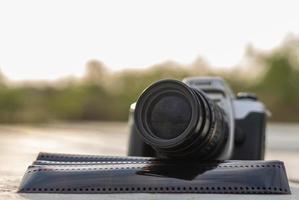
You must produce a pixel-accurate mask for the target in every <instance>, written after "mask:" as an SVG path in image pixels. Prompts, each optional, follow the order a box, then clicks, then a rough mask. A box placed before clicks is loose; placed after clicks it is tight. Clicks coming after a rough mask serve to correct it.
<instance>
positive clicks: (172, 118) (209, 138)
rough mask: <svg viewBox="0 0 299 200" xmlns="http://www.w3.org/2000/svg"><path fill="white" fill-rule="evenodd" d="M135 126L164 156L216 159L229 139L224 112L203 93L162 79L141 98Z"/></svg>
mask: <svg viewBox="0 0 299 200" xmlns="http://www.w3.org/2000/svg"><path fill="white" fill-rule="evenodd" d="M134 118H135V125H136V127H137V130H138V132H139V133H140V135H141V136H142V138H143V140H144V141H145V142H146V143H147V144H149V145H151V146H152V147H153V148H154V149H155V150H156V151H157V152H158V153H159V155H161V156H163V157H180V158H188V157H197V158H199V159H210V158H213V157H215V156H216V155H217V154H218V153H219V152H220V150H221V149H222V147H223V146H224V143H225V141H226V138H227V134H228V133H227V132H228V131H227V130H228V128H227V122H226V118H225V113H224V112H223V110H222V109H221V108H220V107H219V106H218V105H217V104H216V103H214V102H213V101H211V100H210V99H209V98H208V97H207V96H206V95H205V93H204V92H203V91H201V90H198V89H194V88H191V87H189V86H187V85H186V84H184V83H183V82H180V81H176V80H162V81H158V82H156V83H154V84H152V85H151V86H149V87H148V88H147V89H146V90H145V91H144V92H143V93H142V94H141V96H140V97H139V99H138V101H137V104H136V108H135V113H134Z"/></svg>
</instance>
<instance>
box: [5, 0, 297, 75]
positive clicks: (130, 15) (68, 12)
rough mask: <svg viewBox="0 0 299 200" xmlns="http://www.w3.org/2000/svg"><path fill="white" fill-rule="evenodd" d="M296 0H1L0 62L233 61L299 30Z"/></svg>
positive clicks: (77, 70) (21, 71)
mask: <svg viewBox="0 0 299 200" xmlns="http://www.w3.org/2000/svg"><path fill="white" fill-rule="evenodd" d="M298 8H299V3H298V1H295V0H294V1H287V0H282V1H270V0H269V1H266V0H265V1H261V0H250V1H248V0H247V1H242V0H236V1H229V0H225V1H216V0H215V1H214V0H206V1H199V0H194V1H188V0H181V1H174V0H169V1H167V0H164V1H162V0H156V1H155V0H149V1H142V0H126V1H121V0H119V1H116V0H107V1H99V0H95V1H88V0H81V1H75V0H70V1H62V0H57V1H55V0H48V1H40V0H36V1H33V0H29V1H28V0H27V1H23V0H21V1H15V0H7V1H1V2H0V69H1V70H2V71H3V72H4V73H5V74H6V75H7V76H8V77H9V78H11V79H14V80H19V79H53V78H58V77H61V76H64V75H82V73H83V72H84V70H85V67H84V66H85V63H86V62H87V61H88V60H90V59H94V58H95V59H99V60H101V61H103V62H104V63H106V65H107V66H109V68H110V69H112V70H118V69H123V68H127V67H134V68H137V67H147V66H150V65H152V64H154V63H158V62H163V61H165V60H169V59H171V60H174V61H178V62H182V63H191V62H192V61H193V60H194V59H195V58H196V57H197V56H199V55H201V56H203V57H204V58H205V59H206V60H207V61H208V62H209V63H210V64H211V65H214V66H219V67H227V66H231V65H235V64H237V63H238V62H239V61H240V60H241V58H242V56H243V54H244V49H245V47H246V46H247V45H248V44H253V45H254V46H255V47H257V48H262V49H271V48H273V47H275V46H277V45H278V44H279V43H280V42H281V41H282V40H283V39H284V38H285V36H286V35H287V34H289V33H293V34H297V33H299V12H298Z"/></svg>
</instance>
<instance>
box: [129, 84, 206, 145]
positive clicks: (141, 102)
mask: <svg viewBox="0 0 299 200" xmlns="http://www.w3.org/2000/svg"><path fill="white" fill-rule="evenodd" d="M166 93H177V94H179V95H182V96H183V97H185V98H186V100H187V101H188V103H189V104H190V108H191V118H190V119H191V120H190V122H189V124H188V126H187V127H186V129H185V130H184V131H183V132H182V133H181V134H179V135H178V136H176V137H174V138H171V139H163V138H160V137H158V136H157V135H156V134H155V133H153V132H152V131H151V129H150V127H149V125H148V124H147V116H148V114H147V113H148V112H149V108H150V107H151V105H152V102H154V101H155V99H156V98H158V97H159V96H160V95H165V94H166ZM195 95H196V94H194V92H193V91H192V90H191V89H190V88H189V86H187V85H186V84H185V83H183V82H181V81H178V80H171V79H165V80H161V81H158V82H156V83H154V84H152V85H151V86H149V87H148V88H147V89H145V90H144V92H143V93H142V94H141V95H140V97H139V98H138V100H137V103H136V107H135V112H134V120H135V125H136V128H137V130H138V132H139V134H141V135H142V136H143V139H144V141H145V142H146V143H148V144H150V145H153V146H155V147H157V148H163V149H164V148H171V147H173V146H177V145H180V144H182V143H184V141H186V140H188V139H189V138H190V137H192V134H194V133H196V132H197V131H196V129H197V128H198V127H200V126H198V124H201V121H202V118H203V116H202V111H201V108H200V106H199V104H198V102H197V98H196V96H195Z"/></svg>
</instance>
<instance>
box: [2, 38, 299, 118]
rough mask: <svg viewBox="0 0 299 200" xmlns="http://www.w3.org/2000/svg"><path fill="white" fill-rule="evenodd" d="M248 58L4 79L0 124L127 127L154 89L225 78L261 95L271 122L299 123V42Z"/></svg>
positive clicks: (96, 65)
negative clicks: (134, 107) (220, 64)
mask: <svg viewBox="0 0 299 200" xmlns="http://www.w3.org/2000/svg"><path fill="white" fill-rule="evenodd" d="M245 52H246V53H245V55H244V57H243V58H242V61H244V62H241V64H239V65H236V66H231V67H229V68H226V69H223V68H222V69H221V68H215V67H213V66H210V65H209V64H208V62H207V61H205V60H204V59H203V58H201V57H198V58H197V59H195V60H194V61H193V62H191V64H181V63H178V62H175V61H165V62H160V63H157V64H155V65H153V66H149V67H147V68H145V69H144V68H143V69H123V70H119V71H116V72H115V71H111V70H110V68H109V66H106V65H105V63H104V62H103V61H100V60H97V59H93V60H89V61H88V62H87V63H86V66H85V72H84V74H83V75H82V76H81V77H60V78H59V79H58V80H51V81H45V80H44V81H28V80H27V81H10V80H9V78H7V77H6V76H5V74H2V75H1V79H0V81H1V86H0V87H1V90H0V110H1V112H0V122H2V123H40V122H53V121H126V120H127V118H128V110H129V106H130V104H131V103H132V102H134V101H135V100H136V99H137V98H138V95H140V93H141V92H142V90H144V89H145V88H146V87H147V86H148V85H149V84H151V83H153V82H154V81H157V80H161V79H166V78H173V79H178V80H180V79H183V78H184V77H188V76H220V77H223V78H224V79H225V80H226V81H227V82H228V83H229V84H230V86H231V87H232V88H233V90H234V91H235V93H237V92H242V91H248V92H253V93H256V94H257V96H258V98H259V100H260V101H262V102H264V104H265V105H266V106H267V108H268V109H269V110H270V111H271V113H272V116H271V118H269V120H270V121H280V122H299V116H298V113H299V57H298V55H299V38H298V37H295V36H289V37H286V38H285V39H284V40H283V41H282V42H281V44H280V45H279V46H278V47H276V48H274V49H271V50H268V51H262V50H258V49H255V48H254V46H250V47H247V49H246V51H245ZM82 67H84V66H82Z"/></svg>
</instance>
